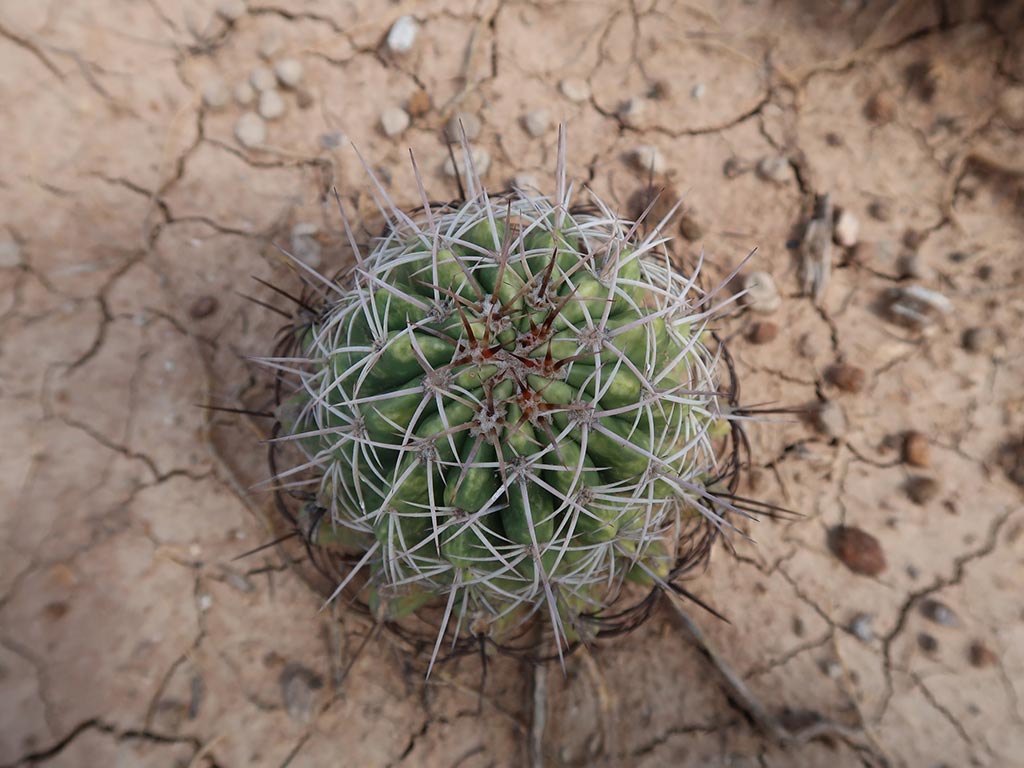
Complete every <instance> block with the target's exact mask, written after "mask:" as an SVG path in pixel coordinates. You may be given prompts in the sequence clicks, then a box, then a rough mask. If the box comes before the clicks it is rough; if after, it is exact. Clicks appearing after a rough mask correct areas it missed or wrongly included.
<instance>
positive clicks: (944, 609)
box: [921, 599, 960, 627]
mask: <svg viewBox="0 0 1024 768" xmlns="http://www.w3.org/2000/svg"><path fill="white" fill-rule="evenodd" d="M921 615H922V616H924V617H925V618H926V619H928V620H929V621H934V622H935V623H936V624H941V625H942V626H944V627H959V626H960V619H959V617H958V616H957V615H956V614H955V613H953V609H952V608H950V607H949V606H948V605H946V604H945V603H943V602H940V601H938V600H933V599H929V600H925V601H924V602H923V603H921Z"/></svg>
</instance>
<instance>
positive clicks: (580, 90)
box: [558, 77, 590, 103]
mask: <svg viewBox="0 0 1024 768" xmlns="http://www.w3.org/2000/svg"><path fill="white" fill-rule="evenodd" d="M558 89H559V90H560V91H561V92H562V95H563V96H565V98H567V99H568V100H569V101H574V102H576V103H580V102H583V101H587V100H588V99H589V98H590V84H589V83H588V82H587V81H586V80H584V79H583V78H582V77H567V78H565V79H564V80H562V82H561V83H559V84H558Z"/></svg>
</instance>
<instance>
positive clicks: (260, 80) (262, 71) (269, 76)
mask: <svg viewBox="0 0 1024 768" xmlns="http://www.w3.org/2000/svg"><path fill="white" fill-rule="evenodd" d="M249 82H250V83H252V87H253V88H255V89H256V90H257V91H269V90H270V89H272V88H276V87H277V78H276V77H275V76H274V73H273V72H272V71H271V70H270V69H268V68H267V67H256V69H254V70H253V71H252V72H250V73H249Z"/></svg>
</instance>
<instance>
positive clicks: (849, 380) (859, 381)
mask: <svg viewBox="0 0 1024 768" xmlns="http://www.w3.org/2000/svg"><path fill="white" fill-rule="evenodd" d="M826 376H827V378H828V380H829V381H830V382H831V383H832V384H834V385H835V386H836V387H838V388H839V389H841V390H842V391H843V392H860V391H861V390H862V389H864V382H865V381H866V380H867V374H866V373H865V372H864V369H863V368H861V367H859V366H856V365H850V364H849V363H840V364H839V365H833V366H832V367H831V368H829V369H828V372H827V374H826Z"/></svg>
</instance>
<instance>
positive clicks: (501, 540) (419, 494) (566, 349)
mask: <svg viewBox="0 0 1024 768" xmlns="http://www.w3.org/2000/svg"><path fill="white" fill-rule="evenodd" d="M563 136H564V134H560V145H559V168H558V181H557V186H558V191H557V194H556V196H555V198H554V199H553V200H552V199H549V198H547V197H544V196H539V195H535V194H530V193H527V192H526V191H524V190H518V189H516V190H513V191H511V192H508V193H505V194H501V195H498V196H493V197H492V196H489V195H488V194H487V192H486V191H485V190H484V189H482V188H481V186H480V183H479V179H477V178H476V176H475V174H474V172H473V169H472V160H471V159H470V160H468V163H469V166H470V167H468V168H467V169H466V170H467V173H466V176H467V179H468V180H469V190H468V192H469V193H468V194H464V200H463V201H462V202H459V203H455V204H448V205H431V204H428V203H427V202H426V199H427V198H426V195H425V194H422V185H421V186H420V192H421V197H422V200H423V203H424V204H423V207H422V208H421V209H420V210H419V211H418V212H417V213H414V214H406V213H403V212H401V211H399V210H398V209H397V208H395V206H393V205H392V204H391V202H390V200H389V199H388V198H387V197H386V195H384V193H383V189H382V188H381V187H380V185H379V184H378V185H377V188H378V191H379V193H380V202H381V206H382V212H384V213H385V215H386V216H387V217H388V219H389V221H390V225H389V227H388V229H387V230H386V232H385V233H384V235H383V236H382V237H380V238H379V239H377V240H376V241H375V242H373V243H372V245H371V247H370V248H369V249H363V250H361V249H359V248H358V247H357V246H356V244H355V241H354V240H351V243H352V247H353V249H354V250H355V252H356V258H357V264H356V266H355V268H354V270H353V271H352V272H351V275H350V277H349V278H348V279H347V280H345V281H343V282H339V281H333V280H328V279H326V278H323V277H321V276H319V275H316V274H315V273H313V271H312V270H310V269H309V268H308V267H306V266H305V265H301V264H300V263H299V262H296V264H300V266H301V267H302V270H303V271H305V272H306V274H307V279H308V281H309V282H310V284H311V285H312V286H313V288H314V291H313V292H312V294H311V295H312V296H315V297H317V298H316V302H317V303H316V304H315V305H313V304H312V301H311V300H309V299H307V301H306V302H305V303H306V305H307V306H310V307H312V308H313V309H315V310H316V311H315V314H313V315H308V316H307V317H306V319H305V321H304V322H302V323H299V324H297V325H296V326H294V327H293V328H292V329H291V330H292V334H291V336H290V338H291V340H292V349H293V351H292V353H291V354H288V355H283V356H279V357H275V358H267V359H266V362H267V363H268V364H270V365H272V366H274V367H275V368H276V369H277V370H279V371H281V372H283V374H282V377H283V379H284V380H285V381H288V382H290V384H291V386H290V393H289V392H287V391H286V393H285V395H284V396H283V397H282V399H281V403H280V405H279V408H278V411H277V417H278V419H279V421H280V425H281V436H280V437H279V441H280V442H291V443H294V444H297V445H298V447H299V448H300V450H301V452H302V453H303V454H304V459H303V460H302V461H299V462H297V463H295V464H294V465H293V466H291V467H290V468H288V469H285V470H284V471H282V472H280V473H279V474H278V475H277V481H278V482H279V483H280V484H281V485H282V486H290V487H301V486H302V485H306V486H309V485H312V486H313V488H314V491H313V493H311V494H309V495H308V496H307V498H309V499H310V503H309V504H307V506H306V507H305V509H304V513H305V516H304V517H303V518H302V521H301V523H300V528H301V529H302V533H303V535H304V536H305V537H306V538H307V540H308V543H309V545H310V546H311V547H312V548H313V549H332V548H334V549H337V550H338V551H340V552H345V553H348V554H349V555H352V557H351V560H350V561H349V563H350V565H349V567H348V570H347V573H345V574H344V577H343V578H341V579H340V582H339V584H338V585H337V589H336V590H335V591H334V594H333V595H332V598H333V597H336V596H337V595H339V594H340V593H341V592H342V591H343V590H344V589H345V588H346V587H348V586H349V585H350V584H351V585H353V587H354V588H357V589H359V590H362V594H363V596H364V599H365V600H366V602H367V603H368V604H369V606H370V608H371V610H372V611H373V612H374V613H375V615H376V616H377V617H378V618H379V619H381V620H385V621H389V622H395V621H401V620H403V619H404V618H406V617H407V616H410V615H411V614H417V615H419V616H421V617H422V616H426V615H429V616H430V617H431V618H430V619H428V620H429V621H431V622H432V624H433V626H434V630H435V631H436V642H435V644H434V657H436V656H437V653H438V651H439V648H440V646H441V643H442V640H443V638H444V637H445V636H450V637H451V638H452V641H453V642H459V641H461V640H464V639H466V638H481V637H482V638H487V639H490V640H493V641H494V642H495V643H497V644H501V643H502V642H505V641H509V640H512V639H514V638H517V637H519V636H521V635H522V633H523V632H524V630H525V628H527V627H529V626H532V625H534V624H535V622H537V621H538V620H539V621H542V622H544V624H545V626H547V627H548V628H549V633H550V635H551V636H552V637H553V638H554V641H555V642H556V643H557V647H558V649H559V653H562V651H563V649H565V648H571V647H573V646H574V644H576V643H578V642H587V641H589V640H591V639H593V638H594V637H595V636H596V635H598V634H600V633H601V632H602V631H606V630H609V629H611V628H618V629H622V628H625V627H626V625H628V624H629V621H628V620H624V619H622V617H624V616H628V615H631V614H629V612H628V611H626V612H623V611H622V610H621V608H622V605H621V601H622V598H623V595H625V594H626V593H628V592H630V591H631V589H643V588H644V587H646V588H647V589H648V590H655V591H656V590H658V589H665V588H670V587H672V586H673V584H672V581H673V579H674V578H675V577H676V576H677V575H679V574H680V573H681V572H682V571H683V570H685V569H686V567H687V566H688V565H689V564H691V562H692V561H693V560H694V559H695V558H697V557H698V556H699V555H702V554H704V553H706V549H707V543H708V541H709V539H710V538H713V535H712V536H708V535H707V534H708V532H711V533H712V534H714V533H715V532H717V531H720V530H721V529H722V527H723V526H725V525H728V523H727V522H726V521H725V519H724V516H725V514H726V513H727V512H728V511H730V510H735V509H736V507H735V506H733V505H732V504H729V503H728V502H727V501H724V500H723V498H722V497H720V496H718V495H715V494H714V493H713V492H712V491H711V490H710V487H711V485H712V484H713V483H715V482H718V481H720V479H721V476H722V471H721V467H720V462H719V461H718V459H717V457H716V445H717V444H718V443H720V442H721V441H720V440H719V439H718V438H721V437H722V436H723V434H724V433H728V432H729V429H730V421H729V419H730V418H731V417H730V414H729V408H728V402H727V400H728V398H726V397H725V396H724V395H723V394H722V393H721V392H720V391H719V370H720V368H721V364H720V360H721V357H720V355H719V354H717V353H712V352H711V351H710V350H709V347H708V345H707V344H708V336H709V334H708V332H707V324H708V322H709V320H710V319H711V318H713V317H714V316H715V315H716V312H718V311H720V306H719V307H716V306H713V303H712V300H713V296H714V294H713V293H706V292H703V291H702V290H701V289H700V288H699V286H698V284H697V279H696V273H695V272H694V273H693V274H689V275H687V274H683V273H682V272H681V271H679V270H678V269H676V268H675V267H674V266H673V265H672V264H671V263H670V262H669V260H668V257H667V255H666V251H665V248H664V243H665V242H666V239H667V238H664V237H662V235H661V224H659V225H658V226H654V227H653V228H652V229H651V230H650V231H649V232H646V233H645V234H641V230H642V227H641V226H640V224H638V223H637V222H633V221H627V220H623V219H621V218H619V217H618V216H616V215H615V214H613V213H612V212H611V211H610V210H609V209H608V208H607V207H605V206H603V205H602V204H601V203H597V205H596V206H593V207H590V208H574V207H572V206H571V205H570V200H571V197H572V188H571V186H568V187H567V186H566V183H565V172H564V138H562V137H563ZM466 155H467V156H468V157H470V158H471V154H470V153H469V152H468V151H467V152H466ZM368 170H369V169H368ZM371 175H372V172H371ZM417 178H418V171H417ZM374 181H375V182H376V179H374ZM342 215H343V216H344V212H343V211H342ZM670 215H671V214H670ZM667 219H668V217H666V220H667ZM663 223H664V222H662V224H663ZM345 226H346V229H347V230H348V231H349V234H350V238H351V229H350V228H349V227H348V223H347V222H346V224H345ZM353 553H354V555H353ZM360 574H361V575H362V578H361V579H360V581H359V585H358V587H356V583H355V582H353V579H355V577H356V576H357V575H360ZM630 585H639V586H637V587H630ZM639 605H646V604H645V603H643V602H642V601H641V603H640V604H639ZM634 610H636V604H634ZM617 618H618V619H620V621H619V622H618V623H616V619H617ZM431 663H433V657H432V660H431Z"/></svg>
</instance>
